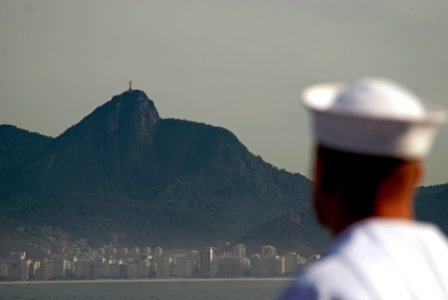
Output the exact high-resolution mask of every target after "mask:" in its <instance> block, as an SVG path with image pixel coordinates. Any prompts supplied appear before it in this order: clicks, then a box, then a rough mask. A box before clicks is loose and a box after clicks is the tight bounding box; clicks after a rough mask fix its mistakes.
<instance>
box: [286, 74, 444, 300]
mask: <svg viewBox="0 0 448 300" xmlns="http://www.w3.org/2000/svg"><path fill="white" fill-rule="evenodd" d="M303 98H304V103H305V106H306V107H307V108H308V109H309V111H310V112H311V115H312V120H313V129H314V137H315V140H316V149H315V160H314V185H313V204H314V208H315V211H316V214H317V216H318V218H319V220H320V222H321V223H322V224H323V225H324V226H326V227H327V228H328V229H329V230H330V231H331V232H332V234H333V235H334V236H335V239H334V241H333V243H332V245H331V246H330V248H329V249H328V250H327V252H326V254H325V255H324V256H323V258H322V259H321V260H320V261H318V262H316V263H315V264H313V265H311V266H310V267H308V269H306V270H305V271H304V272H303V273H302V274H300V275H299V276H298V278H296V279H295V280H294V282H293V283H292V284H291V285H290V286H289V288H288V289H286V290H285V291H284V293H283V295H282V296H281V297H280V298H281V299H282V300H292V299H322V300H326V299H354V300H362V299H375V300H377V299H394V300H396V299H400V300H403V299H432V300H435V299H448V242H447V239H446V238H445V237H444V236H443V234H442V233H441V232H440V231H439V229H438V228H436V227H435V226H434V225H432V224H426V223H421V222H417V221H415V220H414V215H413V197H414V192H415V187H416V186H417V185H418V183H419V180H420V179H421V176H422V159H423V158H424V157H425V156H426V155H427V153H428V152H429V150H430V147H431V144H432V141H433V137H434V135H435V132H436V129H437V127H438V126H439V125H441V124H442V123H443V122H444V121H445V113H444V112H443V111H442V110H440V109H438V108H435V107H431V106H428V105H425V104H424V103H423V102H422V101H421V100H420V99H419V98H418V97H417V96H415V95H414V94H413V93H412V92H410V91H408V90H407V89H405V88H404V87H402V86H400V85H398V84H396V83H394V82H392V81H389V80H385V79H378V78H364V79H359V80H356V81H354V82H352V83H348V84H324V85H317V86H312V87H310V88H308V89H306V90H305V91H304V93H303Z"/></svg>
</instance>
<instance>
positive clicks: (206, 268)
mask: <svg viewBox="0 0 448 300" xmlns="http://www.w3.org/2000/svg"><path fill="white" fill-rule="evenodd" d="M214 256H215V249H214V248H213V247H207V248H204V249H201V250H199V261H200V266H199V273H200V274H203V275H205V274H210V273H211V265H212V261H213V259H214Z"/></svg>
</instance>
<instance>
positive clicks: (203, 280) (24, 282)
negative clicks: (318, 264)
mask: <svg viewBox="0 0 448 300" xmlns="http://www.w3.org/2000/svg"><path fill="white" fill-rule="evenodd" d="M290 280H293V278H291V277H271V278H251V277H243V278H157V279H95V280H48V281H43V280H42V281H40V280H37V281H0V285H9V284H61V283H69V284H72V283H75V284H80V283H131V282H146V283H170V282H225V281H228V282H235V281H290Z"/></svg>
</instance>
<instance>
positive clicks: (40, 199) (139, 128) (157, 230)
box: [0, 90, 326, 252]
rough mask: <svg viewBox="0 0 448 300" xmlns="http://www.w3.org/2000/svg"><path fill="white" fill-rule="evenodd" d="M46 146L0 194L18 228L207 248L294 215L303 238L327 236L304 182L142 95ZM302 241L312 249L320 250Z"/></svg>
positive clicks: (94, 240) (229, 136)
mask: <svg viewBox="0 0 448 300" xmlns="http://www.w3.org/2000/svg"><path fill="white" fill-rule="evenodd" d="M46 141H47V142H46V144H45V143H43V144H42V145H41V146H39V145H40V144H39V143H41V141H40V140H39V141H37V140H36V143H35V144H34V146H33V147H34V148H36V149H38V150H39V151H35V152H33V153H31V154H32V155H31V154H29V156H27V159H23V160H21V161H20V163H15V165H14V167H15V168H14V172H8V173H7V175H6V176H5V182H6V183H7V186H8V189H5V188H4V190H2V191H0V192H2V193H1V194H2V195H3V196H0V197H1V198H0V208H1V211H2V213H1V215H0V217H2V218H3V219H4V220H7V221H8V222H12V223H13V224H14V226H15V228H23V230H22V231H21V232H27V230H28V231H30V232H31V231H32V229H33V228H45V227H46V226H50V227H52V228H60V229H61V230H63V231H65V232H68V233H69V234H70V235H71V236H72V237H73V238H81V237H86V238H87V239H88V240H89V242H90V243H91V244H92V245H102V244H103V243H106V242H108V241H109V240H110V237H111V235H112V234H119V235H120V236H121V237H122V241H123V243H127V244H129V245H131V244H134V245H146V244H148V243H149V244H151V245H163V246H166V247H202V246H204V245H208V244H214V245H221V244H223V245H224V244H226V243H227V242H228V241H235V240H237V239H240V238H243V239H244V238H245V237H247V234H249V235H250V232H257V230H258V229H257V228H263V224H268V225H266V226H267V228H269V224H270V223H269V222H274V223H275V222H276V221H275V220H276V219H277V218H278V217H279V216H281V215H289V214H291V213H294V214H297V215H300V216H301V218H302V220H306V221H303V222H302V223H300V224H299V225H298V226H299V227H300V228H302V227H303V230H301V231H300V230H299V231H300V232H302V236H308V235H321V236H325V231H324V230H323V229H322V228H321V227H320V226H319V225H317V222H316V221H315V219H314V217H313V213H312V209H311V207H310V205H309V187H310V181H309V180H308V179H307V178H305V177H304V176H302V175H300V174H292V173H289V172H286V171H284V170H279V169H278V168H276V167H274V166H272V165H271V164H268V163H266V162H264V161H263V160H262V158H261V157H259V156H255V155H253V154H251V153H250V152H249V151H248V149H247V148H246V147H245V146H244V145H243V144H242V143H241V142H240V141H239V140H238V139H237V137H236V136H235V135H234V134H233V133H231V132H230V131H228V130H226V129H224V128H220V127H215V126H211V125H207V124H202V123H196V122H191V121H185V120H177V119H164V118H161V117H160V116H159V114H158V112H157V109H156V107H155V105H154V102H153V101H152V100H150V99H149V98H148V97H147V95H146V94H145V93H144V92H142V91H139V90H129V91H126V92H124V93H122V94H120V95H117V96H114V97H113V98H112V99H111V100H110V101H108V102H106V103H105V104H104V105H102V106H100V107H98V108H97V109H95V110H94V111H93V112H92V113H91V114H89V115H88V116H87V117H85V118H84V119H83V120H81V121H80V122H79V123H78V124H76V125H74V126H72V127H71V128H69V129H68V130H66V131H65V132H64V133H63V134H61V135H60V136H58V137H57V138H54V139H48V138H47V139H46ZM33 147H31V148H32V149H34V148H33ZM5 161H7V160H5ZM275 228H277V229H278V228H280V227H279V226H276V227H275ZM34 232H35V230H34ZM288 232H289V231H288ZM259 233H260V234H261V232H259ZM271 238H272V239H277V236H276V235H272V236H271ZM324 240H326V239H324ZM303 241H304V243H310V245H308V246H307V249H308V250H309V251H310V252H313V251H314V252H319V251H320V249H321V247H322V244H323V243H315V244H313V242H312V239H308V238H306V239H303ZM253 242H254V243H255V244H256V242H255V241H254V240H253ZM261 242H262V241H259V242H258V243H261ZM0 243H3V238H2V241H0ZM263 243H264V241H263ZM270 243H272V244H274V245H275V243H276V240H272V241H271V242H270ZM281 243H282V245H283V246H284V247H285V248H292V247H296V248H297V243H296V242H294V239H291V243H289V244H288V243H287V242H286V241H282V242H281ZM258 246H261V245H258ZM3 248H4V249H6V248H7V247H3ZM308 250H307V251H308ZM0 251H1V247H0ZM5 251H6V250H5Z"/></svg>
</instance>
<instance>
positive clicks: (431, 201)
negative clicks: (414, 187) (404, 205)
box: [415, 184, 448, 235]
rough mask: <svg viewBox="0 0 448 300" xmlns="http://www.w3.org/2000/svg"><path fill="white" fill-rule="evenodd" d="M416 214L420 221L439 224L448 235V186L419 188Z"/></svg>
mask: <svg viewBox="0 0 448 300" xmlns="http://www.w3.org/2000/svg"><path fill="white" fill-rule="evenodd" d="M415 212H416V216H417V218H418V219H419V220H422V221H427V222H433V223H435V224H437V225H438V226H439V227H440V228H441V229H442V230H443V231H444V233H445V234H446V235H448V218H447V216H448V184H441V185H433V186H428V187H421V188H419V190H418V193H417V199H416V202H415Z"/></svg>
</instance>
